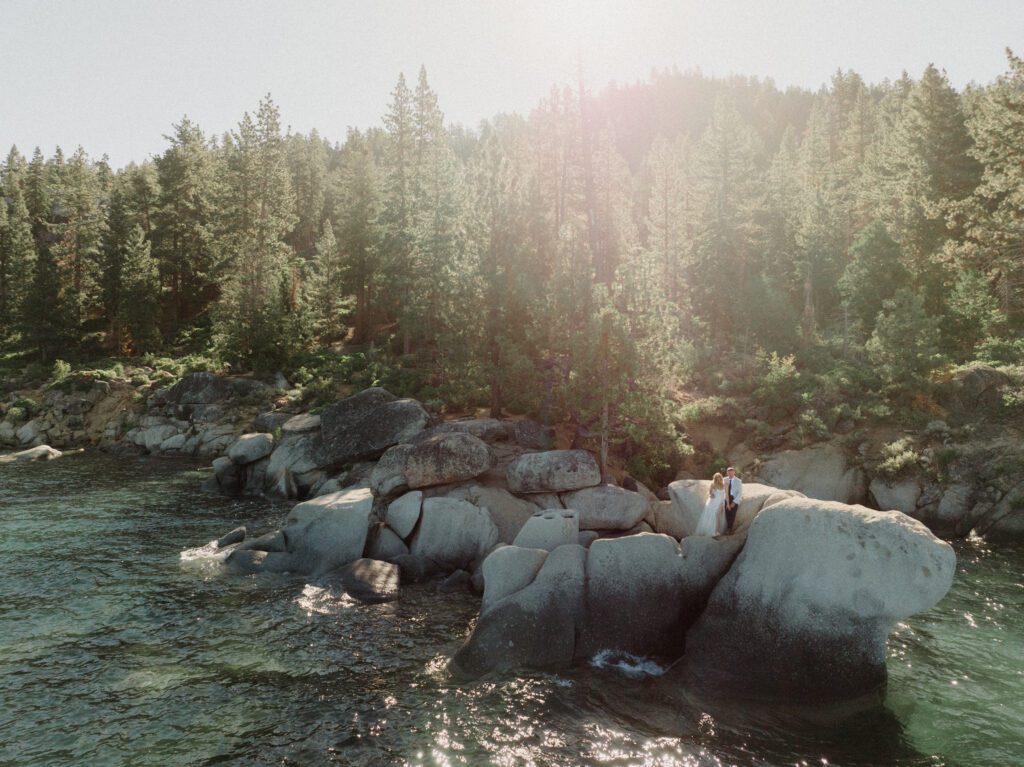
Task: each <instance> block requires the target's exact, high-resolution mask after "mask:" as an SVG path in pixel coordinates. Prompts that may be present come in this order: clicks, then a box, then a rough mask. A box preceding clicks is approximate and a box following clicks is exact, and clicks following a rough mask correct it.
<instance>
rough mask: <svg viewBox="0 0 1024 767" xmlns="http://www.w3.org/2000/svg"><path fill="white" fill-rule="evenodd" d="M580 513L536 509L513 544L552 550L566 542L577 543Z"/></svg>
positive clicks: (565, 510)
mask: <svg viewBox="0 0 1024 767" xmlns="http://www.w3.org/2000/svg"><path fill="white" fill-rule="evenodd" d="M579 535H580V515H579V512H577V511H575V510H568V509H549V510H548V511H538V512H537V513H536V514H534V515H533V516H531V517H530V518H529V519H528V520H526V524H525V525H523V529H522V530H520V531H519V535H517V536H516V538H515V541H514V542H513V544H512V545H513V546H522V547H523V548H527V549H543V550H544V551H554V550H555V549H557V548H558V547H559V546H564V545H565V544H567V543H578V542H579Z"/></svg>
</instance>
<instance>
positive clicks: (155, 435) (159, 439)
mask: <svg viewBox="0 0 1024 767" xmlns="http://www.w3.org/2000/svg"><path fill="white" fill-rule="evenodd" d="M177 433H178V428H177V427H176V426H171V425H170V424H164V425H162V426H150V427H149V428H148V429H146V430H145V431H143V432H142V435H141V439H142V446H143V447H145V448H146V450H148V451H149V452H151V453H157V452H159V451H160V445H161V444H163V443H164V442H165V441H166V440H168V439H170V438H171V437H173V436H174V435H176V434H177Z"/></svg>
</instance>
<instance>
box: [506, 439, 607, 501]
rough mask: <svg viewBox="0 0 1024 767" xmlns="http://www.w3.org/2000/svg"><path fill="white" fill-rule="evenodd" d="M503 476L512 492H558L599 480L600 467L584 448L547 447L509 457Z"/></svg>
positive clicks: (589, 485) (595, 482) (580, 487)
mask: <svg viewBox="0 0 1024 767" xmlns="http://www.w3.org/2000/svg"><path fill="white" fill-rule="evenodd" d="M507 479H508V488H509V490H511V491H512V492H513V493H548V492H554V493H561V492H565V491H567V490H580V489H582V488H584V487H592V486H594V485H597V484H600V482H601V471H600V469H599V468H598V466H597V461H595V460H594V457H593V456H592V455H591V454H590V453H588V452H587V451H586V450H549V451H547V452H545V453H526V454H525V455H521V456H519V457H518V458H516V459H515V460H513V461H512V463H510V464H509V466H508V470H507Z"/></svg>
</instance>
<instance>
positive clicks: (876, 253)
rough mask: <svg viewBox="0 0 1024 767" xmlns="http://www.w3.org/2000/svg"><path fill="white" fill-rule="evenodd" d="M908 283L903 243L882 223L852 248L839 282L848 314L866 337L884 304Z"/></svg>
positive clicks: (871, 229) (862, 235) (873, 326)
mask: <svg viewBox="0 0 1024 767" xmlns="http://www.w3.org/2000/svg"><path fill="white" fill-rule="evenodd" d="M909 284H910V273H909V272H908V271H907V270H906V268H905V267H904V266H903V254H902V251H901V250H900V246H899V245H898V244H897V243H896V241H895V240H893V238H892V237H890V236H889V232H888V231H887V230H886V228H885V225H884V224H883V223H882V222H880V221H874V222H872V223H871V225H869V226H868V227H867V228H866V229H865V230H864V231H863V232H861V233H860V234H859V235H858V237H857V240H856V242H854V244H853V247H852V248H850V263H849V264H848V265H847V266H846V269H845V271H844V272H843V276H842V278H841V279H840V281H839V291H840V293H841V294H842V296H843V299H844V301H845V302H846V305H847V307H848V309H849V313H850V315H851V316H852V318H853V319H855V320H856V321H857V322H858V323H859V326H860V328H861V330H862V332H863V334H864V335H865V336H870V335H871V333H872V331H873V330H874V328H875V320H876V319H877V317H878V314H879V312H880V311H881V310H882V306H883V304H884V303H885V302H886V301H887V300H889V299H890V298H892V297H893V295H894V294H895V293H896V291H897V290H900V289H901V288H905V287H908V286H909Z"/></svg>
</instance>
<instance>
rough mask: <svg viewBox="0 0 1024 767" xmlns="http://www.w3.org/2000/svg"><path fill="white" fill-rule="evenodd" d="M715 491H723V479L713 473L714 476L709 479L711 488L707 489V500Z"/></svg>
mask: <svg viewBox="0 0 1024 767" xmlns="http://www.w3.org/2000/svg"><path fill="white" fill-rule="evenodd" d="M716 490H725V477H723V476H722V475H721V474H720V473H718V472H715V476H713V477H712V478H711V487H709V488H708V498H710V497H711V495H712V493H714V492H715V491H716Z"/></svg>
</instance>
